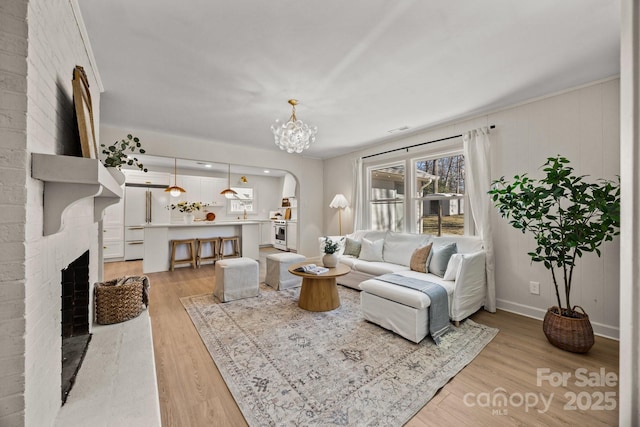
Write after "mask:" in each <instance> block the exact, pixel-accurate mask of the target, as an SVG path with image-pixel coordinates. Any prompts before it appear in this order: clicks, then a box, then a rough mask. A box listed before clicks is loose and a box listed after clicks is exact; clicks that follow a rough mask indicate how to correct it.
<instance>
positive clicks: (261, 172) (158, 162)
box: [126, 154, 287, 178]
mask: <svg viewBox="0 0 640 427" xmlns="http://www.w3.org/2000/svg"><path fill="white" fill-rule="evenodd" d="M135 158H136V159H138V161H139V162H140V163H142V164H143V165H144V167H145V168H147V169H149V170H153V171H159V170H161V171H166V170H172V171H173V170H174V168H175V170H176V171H177V173H178V174H180V172H181V171H184V170H190V171H192V172H194V171H196V172H198V171H199V172H206V173H207V174H210V173H213V172H215V173H224V174H227V173H231V174H233V175H258V176H263V177H270V178H280V177H283V176H285V175H286V174H287V172H286V171H284V170H280V169H266V168H256V167H253V166H244V165H228V164H227V163H216V162H206V161H202V160H189V159H173V158H169V157H161V156H150V155H148V154H135ZM174 162H175V163H174ZM126 168H127V169H136V167H135V166H127V167H126Z"/></svg>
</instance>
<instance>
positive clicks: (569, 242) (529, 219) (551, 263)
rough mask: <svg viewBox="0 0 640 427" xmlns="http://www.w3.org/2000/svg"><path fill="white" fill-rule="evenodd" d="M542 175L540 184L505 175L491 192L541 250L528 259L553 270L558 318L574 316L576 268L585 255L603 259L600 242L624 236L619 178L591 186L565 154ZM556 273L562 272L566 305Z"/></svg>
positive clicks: (503, 212)
mask: <svg viewBox="0 0 640 427" xmlns="http://www.w3.org/2000/svg"><path fill="white" fill-rule="evenodd" d="M543 171H544V172H545V173H546V176H545V177H544V178H542V179H540V180H535V179H531V178H529V177H528V176H527V174H522V175H516V176H514V178H513V182H508V181H506V180H505V179H504V177H502V178H500V179H498V180H495V181H493V187H492V189H491V190H490V191H489V194H490V195H491V196H492V199H493V201H494V203H495V206H496V207H497V208H498V210H499V211H500V214H501V215H502V216H503V217H504V218H508V219H509V224H511V225H512V226H513V227H514V228H516V229H518V230H522V232H523V233H524V232H525V231H529V232H530V233H532V234H533V237H534V238H535V241H536V243H537V247H536V248H535V250H534V251H532V252H529V253H528V255H529V256H530V257H531V260H532V261H533V262H542V263H543V264H544V266H545V267H546V268H547V269H548V270H550V271H551V276H552V278H553V284H554V286H555V290H556V298H557V299H558V307H559V308H561V313H558V314H560V315H562V316H566V317H576V315H575V313H574V310H573V308H572V306H571V302H570V293H571V284H572V279H573V268H574V267H575V265H576V259H577V258H580V257H581V256H582V254H583V253H587V252H595V253H596V254H598V256H600V249H599V247H600V246H601V245H602V243H603V242H605V241H608V240H612V239H613V236H615V235H618V234H620V231H619V229H620V177H618V182H614V181H610V180H606V179H599V180H597V181H596V182H595V183H588V182H586V181H585V177H586V176H585V175H582V176H576V175H574V174H573V168H572V167H570V166H569V160H567V159H566V158H565V157H562V156H557V157H549V158H547V162H546V163H545V164H544V165H543ZM556 269H559V270H560V271H561V274H562V282H561V283H562V285H563V291H564V298H565V303H566V305H564V306H563V305H562V302H561V298H560V287H559V285H558V281H559V279H558V277H556Z"/></svg>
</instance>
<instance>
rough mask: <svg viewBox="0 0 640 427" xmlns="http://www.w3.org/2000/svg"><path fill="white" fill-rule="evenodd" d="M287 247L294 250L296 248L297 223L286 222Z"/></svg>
mask: <svg viewBox="0 0 640 427" xmlns="http://www.w3.org/2000/svg"><path fill="white" fill-rule="evenodd" d="M287 249H288V250H290V251H295V250H297V249H298V223H296V222H287Z"/></svg>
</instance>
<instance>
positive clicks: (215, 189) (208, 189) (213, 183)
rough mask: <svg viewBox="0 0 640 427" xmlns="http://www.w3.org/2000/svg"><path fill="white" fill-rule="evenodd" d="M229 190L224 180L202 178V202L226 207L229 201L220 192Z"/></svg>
mask: <svg viewBox="0 0 640 427" xmlns="http://www.w3.org/2000/svg"><path fill="white" fill-rule="evenodd" d="M226 188H227V180H226V179H224V178H209V177H202V179H201V180H200V201H201V202H202V203H206V204H208V205H211V206H224V205H225V204H226V203H227V199H226V198H225V197H224V196H223V195H222V194H220V192H221V191H222V190H224V189H226Z"/></svg>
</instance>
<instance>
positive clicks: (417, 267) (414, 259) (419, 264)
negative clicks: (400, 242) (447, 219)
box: [409, 243, 433, 273]
mask: <svg viewBox="0 0 640 427" xmlns="http://www.w3.org/2000/svg"><path fill="white" fill-rule="evenodd" d="M432 246H433V243H429V244H428V245H426V246H423V247H421V248H418V249H416V250H415V251H413V254H412V255H411V261H410V262H409V268H411V269H412V270H413V271H419V272H420V273H426V272H427V258H429V254H430V253H431V247H432Z"/></svg>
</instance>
